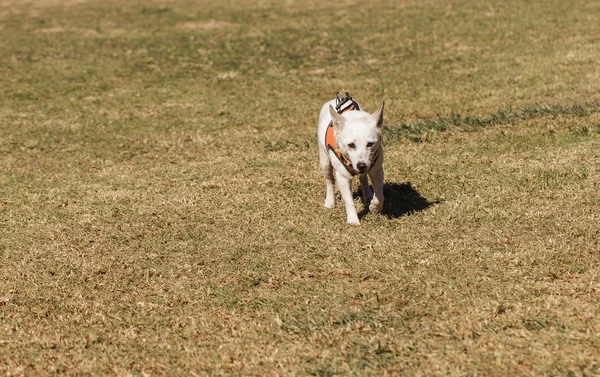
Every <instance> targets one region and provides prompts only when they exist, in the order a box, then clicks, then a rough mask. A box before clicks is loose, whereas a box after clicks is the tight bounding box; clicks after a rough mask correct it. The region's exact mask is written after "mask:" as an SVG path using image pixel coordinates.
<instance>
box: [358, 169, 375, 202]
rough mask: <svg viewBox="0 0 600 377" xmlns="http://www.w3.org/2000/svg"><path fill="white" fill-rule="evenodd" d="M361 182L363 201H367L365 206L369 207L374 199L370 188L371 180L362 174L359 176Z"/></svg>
mask: <svg viewBox="0 0 600 377" xmlns="http://www.w3.org/2000/svg"><path fill="white" fill-rule="evenodd" d="M358 179H359V180H360V188H361V189H362V194H363V200H364V201H365V205H366V206H367V205H369V202H370V201H371V199H373V192H372V191H371V188H370V187H369V178H368V176H367V175H366V174H361V175H359V176H358Z"/></svg>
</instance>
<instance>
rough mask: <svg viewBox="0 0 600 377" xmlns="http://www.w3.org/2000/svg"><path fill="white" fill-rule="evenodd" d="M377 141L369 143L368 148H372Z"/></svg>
mask: <svg viewBox="0 0 600 377" xmlns="http://www.w3.org/2000/svg"><path fill="white" fill-rule="evenodd" d="M373 145H375V143H367V148H372V147H373Z"/></svg>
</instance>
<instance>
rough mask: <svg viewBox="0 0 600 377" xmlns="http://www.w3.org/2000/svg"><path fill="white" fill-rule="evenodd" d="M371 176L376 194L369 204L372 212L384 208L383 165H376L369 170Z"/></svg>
mask: <svg viewBox="0 0 600 377" xmlns="http://www.w3.org/2000/svg"><path fill="white" fill-rule="evenodd" d="M369 178H371V183H372V184H373V191H375V195H374V196H373V199H372V200H371V204H370V205H369V211H370V212H371V213H378V212H381V209H382V208H383V167H382V166H379V167H375V168H373V169H372V170H371V171H370V172H369Z"/></svg>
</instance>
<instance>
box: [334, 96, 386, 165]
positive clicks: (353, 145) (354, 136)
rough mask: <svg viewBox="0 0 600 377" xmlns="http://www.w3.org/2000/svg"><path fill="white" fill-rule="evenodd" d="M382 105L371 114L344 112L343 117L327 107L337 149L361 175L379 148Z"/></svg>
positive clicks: (382, 103)
mask: <svg viewBox="0 0 600 377" xmlns="http://www.w3.org/2000/svg"><path fill="white" fill-rule="evenodd" d="M383 105H384V101H382V102H381V106H379V109H378V110H377V111H375V112H374V113H373V114H369V113H367V112H364V111H346V112H345V113H344V114H343V115H340V114H338V112H337V111H335V109H334V108H333V106H331V105H329V112H330V113H331V119H332V120H333V127H334V128H335V134H336V135H335V140H336V144H337V147H338V149H339V150H340V151H341V152H342V153H343V154H344V155H345V156H347V157H348V159H349V160H350V163H351V164H352V167H353V168H354V170H356V171H357V172H359V173H361V174H363V173H366V172H368V171H369V169H370V168H371V160H372V158H373V155H374V154H375V153H376V152H377V150H378V149H379V147H380V146H381V127H382V126H383Z"/></svg>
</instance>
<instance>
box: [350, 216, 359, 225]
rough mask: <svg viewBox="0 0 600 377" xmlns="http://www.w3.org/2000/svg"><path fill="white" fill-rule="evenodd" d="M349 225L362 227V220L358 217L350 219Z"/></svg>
mask: <svg viewBox="0 0 600 377" xmlns="http://www.w3.org/2000/svg"><path fill="white" fill-rule="evenodd" d="M348 224H350V225H360V220H359V219H358V217H352V218H350V217H348Z"/></svg>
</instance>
